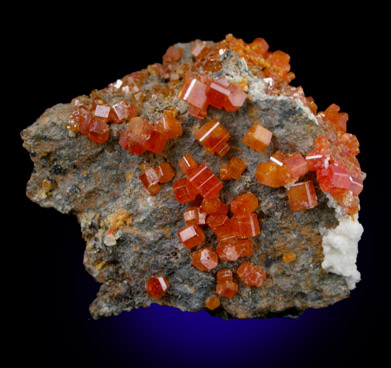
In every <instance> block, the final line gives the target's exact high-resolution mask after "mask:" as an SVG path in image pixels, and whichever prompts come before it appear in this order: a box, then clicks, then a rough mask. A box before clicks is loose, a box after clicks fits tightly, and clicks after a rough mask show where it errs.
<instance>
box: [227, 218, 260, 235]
mask: <svg viewBox="0 0 391 368" xmlns="http://www.w3.org/2000/svg"><path fill="white" fill-rule="evenodd" d="M231 224H232V231H233V233H234V235H235V236H236V237H237V238H239V239H246V238H251V237H254V236H257V235H259V234H260V233H261V230H260V226H259V220H258V216H257V214H256V213H252V214H250V215H248V216H241V217H237V216H234V217H232V219H231Z"/></svg>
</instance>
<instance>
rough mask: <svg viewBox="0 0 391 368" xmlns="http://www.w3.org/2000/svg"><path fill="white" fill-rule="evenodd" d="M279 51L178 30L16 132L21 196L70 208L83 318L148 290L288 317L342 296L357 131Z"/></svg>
mask: <svg viewBox="0 0 391 368" xmlns="http://www.w3.org/2000/svg"><path fill="white" fill-rule="evenodd" d="M289 62H290V56H289V55H288V54H286V53H285V52H283V51H280V50H269V46H268V43H267V42H266V41H265V40H264V39H263V38H256V39H255V40H254V41H252V42H250V43H246V42H244V41H243V40H241V39H237V38H235V37H234V36H233V35H230V34H229V35H227V36H226V38H225V39H224V40H222V41H220V42H216V43H214V42H210V41H205V42H203V41H200V40H196V41H193V42H190V43H186V44H185V43H178V44H176V45H173V46H170V47H168V49H167V52H166V53H165V55H163V56H162V58H161V63H160V62H156V63H152V64H151V65H149V66H147V67H146V68H145V69H143V70H141V71H137V72H133V73H131V74H129V75H126V76H124V77H123V78H121V79H118V80H117V81H114V82H113V83H111V84H110V85H109V86H107V87H106V88H104V89H102V90H93V91H92V92H91V93H90V94H89V95H85V96H79V97H76V98H74V99H73V100H72V101H71V102H70V103H67V104H58V105H56V106H54V107H52V108H50V109H48V110H46V111H45V112H44V114H43V115H42V116H41V117H40V118H39V119H38V121H37V122H36V123H34V124H33V125H31V126H30V127H28V128H27V129H25V130H24V131H23V132H22V138H23V140H24V147H25V148H26V149H27V150H28V151H29V153H30V155H31V159H32V161H33V162H34V165H35V168H34V171H33V174H32V176H31V179H30V181H29V183H28V186H27V195H28V197H29V198H30V199H31V200H32V201H34V202H37V203H39V204H40V205H41V206H43V207H54V208H56V209H57V210H58V211H60V212H62V213H72V214H75V215H76V216H77V218H78V220H79V223H80V226H81V230H82V234H83V238H84V239H85V240H86V242H87V246H86V250H85V256H84V265H85V267H86V269H87V271H88V272H89V273H90V274H91V275H92V276H93V277H94V278H95V279H96V281H97V282H99V283H101V284H102V286H101V288H100V291H99V293H98V295H97V298H96V299H95V301H93V302H92V304H91V307H90V311H91V314H92V316H93V317H94V318H99V317H101V316H109V315H117V314H119V313H121V312H122V311H130V310H132V309H133V308H139V307H146V306H149V305H150V304H151V303H159V304H162V305H169V306H173V307H176V308H179V309H181V310H183V311H198V310H207V311H208V312H209V313H211V314H214V315H216V316H220V317H222V318H231V317H234V318H266V317H270V316H295V315H299V314H300V313H302V312H303V311H304V310H305V309H307V308H322V307H326V306H328V305H331V304H333V303H335V302H337V301H339V300H341V299H344V298H346V297H347V296H349V293H350V290H352V289H354V288H355V285H356V283H357V282H358V281H359V280H360V273H359V272H358V270H357V268H356V265H355V262H356V256H357V244H358V241H359V239H360V237H361V233H362V231H363V229H362V226H361V225H360V224H359V222H358V211H359V194H360V192H361V191H362V189H363V182H364V179H365V174H364V173H363V172H362V171H361V169H360V164H359V162H358V160H357V157H356V156H357V155H358V154H359V152H360V150H359V142H358V139H357V138H356V137H355V136H354V135H352V134H350V133H348V132H347V128H348V127H349V122H348V114H347V113H345V112H343V109H342V110H341V108H340V107H339V106H338V105H336V104H334V103H332V100H331V101H330V105H329V106H328V107H327V106H326V107H324V108H322V110H323V111H322V112H318V111H317V105H316V103H315V100H314V98H312V97H310V96H305V94H304V91H303V89H302V88H301V87H293V86H291V85H290V84H289V83H290V82H291V81H292V80H293V79H294V77H295V75H294V73H293V72H292V71H291V70H290V64H289ZM315 62H316V61H315ZM92 87H93V86H92ZM319 88H321V86H320V87H319ZM330 99H332V96H330ZM352 124H354V122H352Z"/></svg>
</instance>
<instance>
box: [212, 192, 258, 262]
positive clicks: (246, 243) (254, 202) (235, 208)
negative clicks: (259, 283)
mask: <svg viewBox="0 0 391 368" xmlns="http://www.w3.org/2000/svg"><path fill="white" fill-rule="evenodd" d="M257 208H258V198H257V197H256V196H255V195H254V194H252V193H245V194H242V195H240V196H238V197H237V198H236V199H235V200H234V201H232V203H231V212H232V213H233V214H234V216H233V217H232V218H229V217H228V216H227V215H226V214H222V215H209V216H208V217H207V220H206V223H207V224H208V225H209V227H210V228H211V229H212V231H213V232H214V233H215V234H216V235H217V238H218V245H217V247H216V252H217V254H218V255H219V258H220V260H222V261H226V262H234V261H236V260H237V259H238V258H240V257H251V256H252V254H253V243H252V240H251V239H248V238H251V237H254V236H257V235H259V234H260V226H259V220H258V216H257V215H256V214H255V213H253V212H254V211H255V210H256V209H257Z"/></svg>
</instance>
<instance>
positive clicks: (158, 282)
mask: <svg viewBox="0 0 391 368" xmlns="http://www.w3.org/2000/svg"><path fill="white" fill-rule="evenodd" d="M169 287H170V283H169V282H168V280H167V279H166V278H165V277H164V276H161V275H154V276H151V277H150V278H149V279H148V280H147V282H146V283H145V289H146V291H147V293H148V295H149V297H150V298H152V299H161V298H163V296H164V295H165V294H166V292H167V290H168V288H169Z"/></svg>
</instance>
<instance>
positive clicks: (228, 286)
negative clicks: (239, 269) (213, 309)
mask: <svg viewBox="0 0 391 368" xmlns="http://www.w3.org/2000/svg"><path fill="white" fill-rule="evenodd" d="M238 289H239V285H238V284H237V283H235V282H233V281H224V282H221V283H218V284H217V285H216V294H217V295H220V296H222V297H224V298H232V297H233V296H234V295H236V293H237V292H238Z"/></svg>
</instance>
